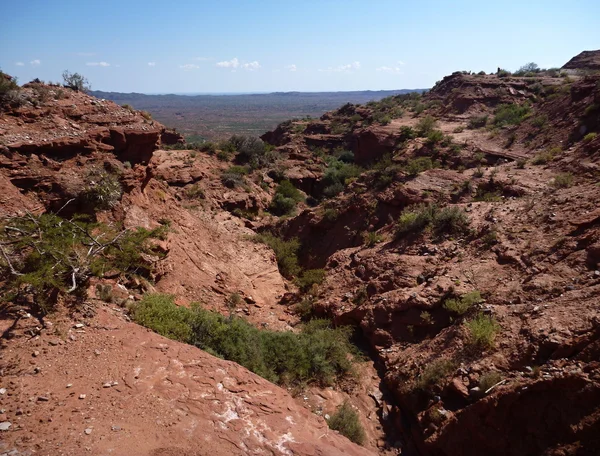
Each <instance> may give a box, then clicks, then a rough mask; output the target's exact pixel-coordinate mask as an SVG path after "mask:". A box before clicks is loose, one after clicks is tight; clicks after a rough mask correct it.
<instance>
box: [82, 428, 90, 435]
mask: <svg viewBox="0 0 600 456" xmlns="http://www.w3.org/2000/svg"><path fill="white" fill-rule="evenodd" d="M83 432H85V435H90V434H91V433H92V429H91V428H87V429H86V430H85V431H83Z"/></svg>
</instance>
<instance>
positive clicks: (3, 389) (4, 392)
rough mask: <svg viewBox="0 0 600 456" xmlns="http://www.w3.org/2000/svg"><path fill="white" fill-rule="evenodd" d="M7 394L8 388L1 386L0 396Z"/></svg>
mask: <svg viewBox="0 0 600 456" xmlns="http://www.w3.org/2000/svg"><path fill="white" fill-rule="evenodd" d="M3 394H6V388H0V396H1V395H3Z"/></svg>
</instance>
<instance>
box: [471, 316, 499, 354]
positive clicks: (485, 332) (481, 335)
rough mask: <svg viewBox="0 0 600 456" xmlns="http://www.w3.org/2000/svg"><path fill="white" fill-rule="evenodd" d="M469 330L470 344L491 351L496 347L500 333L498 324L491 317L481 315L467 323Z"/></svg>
mask: <svg viewBox="0 0 600 456" xmlns="http://www.w3.org/2000/svg"><path fill="white" fill-rule="evenodd" d="M466 325H467V329H468V330H469V343H470V344H471V346H473V347H476V348H479V349H483V350H485V349H490V348H493V347H494V339H495V338H496V334H498V332H499V331H500V325H499V324H498V322H497V321H496V320H495V319H494V318H493V317H490V316H486V315H484V314H483V313H479V314H478V315H477V316H476V317H475V318H473V319H472V320H469V321H468V322H467V323H466Z"/></svg>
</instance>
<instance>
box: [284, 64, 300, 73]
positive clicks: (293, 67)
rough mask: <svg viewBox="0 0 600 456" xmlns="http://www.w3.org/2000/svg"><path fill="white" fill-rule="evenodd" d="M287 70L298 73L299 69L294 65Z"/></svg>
mask: <svg viewBox="0 0 600 456" xmlns="http://www.w3.org/2000/svg"><path fill="white" fill-rule="evenodd" d="M285 69H286V70H288V71H297V70H298V68H297V67H296V65H294V64H291V65H288V66H286V67H285Z"/></svg>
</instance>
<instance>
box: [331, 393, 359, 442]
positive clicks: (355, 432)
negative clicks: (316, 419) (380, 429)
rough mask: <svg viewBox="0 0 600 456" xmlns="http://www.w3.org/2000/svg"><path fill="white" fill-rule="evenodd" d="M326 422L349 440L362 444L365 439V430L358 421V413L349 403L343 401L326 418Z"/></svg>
mask: <svg viewBox="0 0 600 456" xmlns="http://www.w3.org/2000/svg"><path fill="white" fill-rule="evenodd" d="M327 424H328V425H329V427H330V428H331V429H333V430H334V431H338V432H339V433H340V434H342V435H343V436H345V437H347V438H348V439H349V440H350V441H352V442H354V443H356V444H358V445H362V444H363V443H364V441H365V438H366V435H365V430H364V429H363V427H362V424H361V423H360V419H359V417H358V413H356V411H355V410H354V409H353V408H352V406H351V405H350V403H348V402H344V403H343V404H342V405H340V406H339V407H338V408H337V410H336V411H335V413H334V414H333V415H332V416H331V418H329V420H327Z"/></svg>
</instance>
